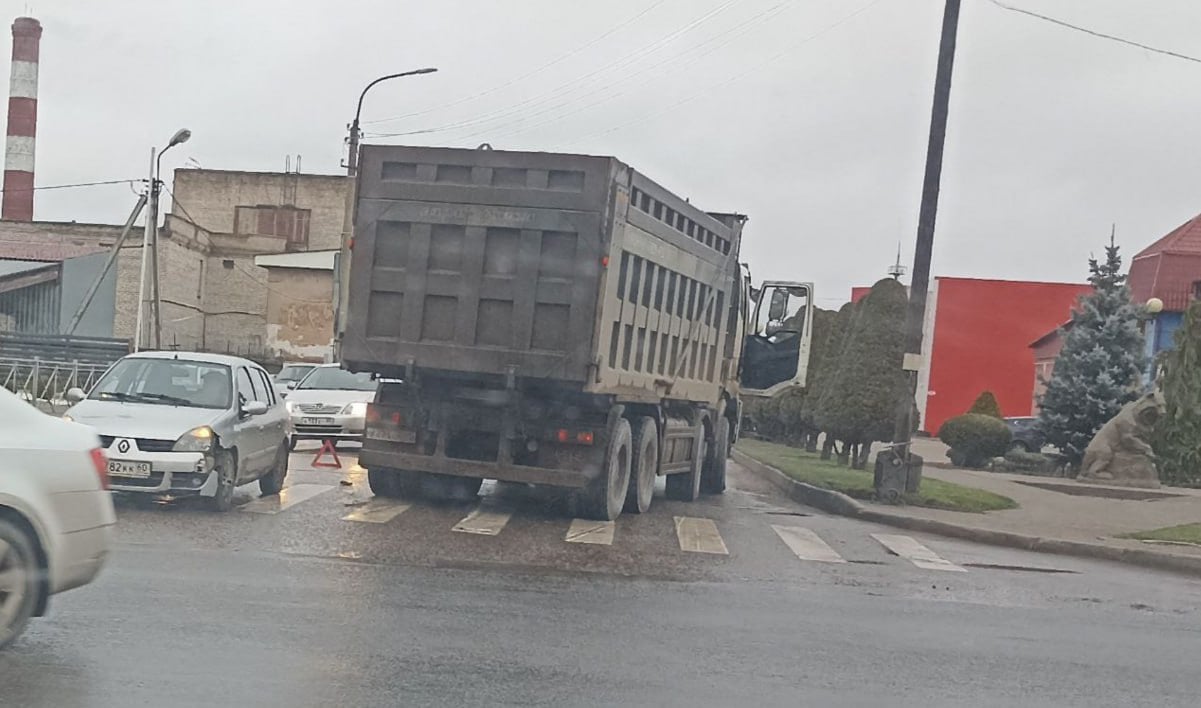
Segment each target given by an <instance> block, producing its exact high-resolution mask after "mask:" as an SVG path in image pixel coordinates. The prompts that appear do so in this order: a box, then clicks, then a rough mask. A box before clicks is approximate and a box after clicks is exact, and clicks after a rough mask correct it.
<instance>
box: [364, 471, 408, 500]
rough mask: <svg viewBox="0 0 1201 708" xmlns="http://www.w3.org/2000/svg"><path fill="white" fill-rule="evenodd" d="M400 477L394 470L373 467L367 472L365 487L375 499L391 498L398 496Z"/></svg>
mask: <svg viewBox="0 0 1201 708" xmlns="http://www.w3.org/2000/svg"><path fill="white" fill-rule="evenodd" d="M399 477H400V475H399V473H397V471H396V470H392V469H388V468H386V467H378V468H376V467H373V468H371V469H369V470H367V486H368V487H371V493H372V494H374V495H375V496H377V497H385V498H392V497H396V496H399V495H400V479H399Z"/></svg>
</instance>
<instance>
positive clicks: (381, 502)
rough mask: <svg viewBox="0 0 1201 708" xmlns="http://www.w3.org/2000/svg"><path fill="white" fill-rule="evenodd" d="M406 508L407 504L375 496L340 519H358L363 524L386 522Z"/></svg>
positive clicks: (407, 507)
mask: <svg viewBox="0 0 1201 708" xmlns="http://www.w3.org/2000/svg"><path fill="white" fill-rule="evenodd" d="M408 510H409V505H408V504H400V503H397V502H394V501H392V500H390V499H380V498H378V497H377V498H375V499H372V500H371V501H369V502H367V503H366V504H364V505H363V506H360V507H359V508H357V509H355V510H354V511H352V512H350V513H349V514H347V515H346V516H343V517H342V520H343V521H359V522H362V523H365V524H386V523H388V522H389V521H391V520H392V519H395V518H396V517H398V516H400V515H401V514H403V513H405V512H406V511H408Z"/></svg>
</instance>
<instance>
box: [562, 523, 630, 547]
mask: <svg viewBox="0 0 1201 708" xmlns="http://www.w3.org/2000/svg"><path fill="white" fill-rule="evenodd" d="M616 528H617V524H616V523H614V522H612V521H591V520H589V519H572V520H571V526H570V527H569V528H568V529H567V535H566V536H565V537H564V538H563V540H564V541H566V542H568V543H592V544H596V545H599V546H612V545H613V532H614V530H615V529H616Z"/></svg>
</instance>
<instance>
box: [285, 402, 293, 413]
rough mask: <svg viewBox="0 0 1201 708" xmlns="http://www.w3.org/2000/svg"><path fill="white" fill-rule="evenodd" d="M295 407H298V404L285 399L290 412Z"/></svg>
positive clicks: (286, 407)
mask: <svg viewBox="0 0 1201 708" xmlns="http://www.w3.org/2000/svg"><path fill="white" fill-rule="evenodd" d="M295 407H296V404H295V403H294V402H292V401H284V408H285V409H287V411H288V413H291V412H292V409H293V408H295Z"/></svg>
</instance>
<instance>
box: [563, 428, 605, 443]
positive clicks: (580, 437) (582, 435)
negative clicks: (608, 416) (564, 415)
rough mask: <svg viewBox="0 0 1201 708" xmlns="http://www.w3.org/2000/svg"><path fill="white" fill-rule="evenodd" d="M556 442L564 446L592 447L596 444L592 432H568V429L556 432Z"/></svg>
mask: <svg viewBox="0 0 1201 708" xmlns="http://www.w3.org/2000/svg"><path fill="white" fill-rule="evenodd" d="M555 440H556V441H558V442H560V443H562V444H564V445H567V444H575V445H591V444H592V443H594V442H596V438H595V435H594V434H593V432H592V431H591V430H568V429H567V428H559V429H558V430H556V431H555Z"/></svg>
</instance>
